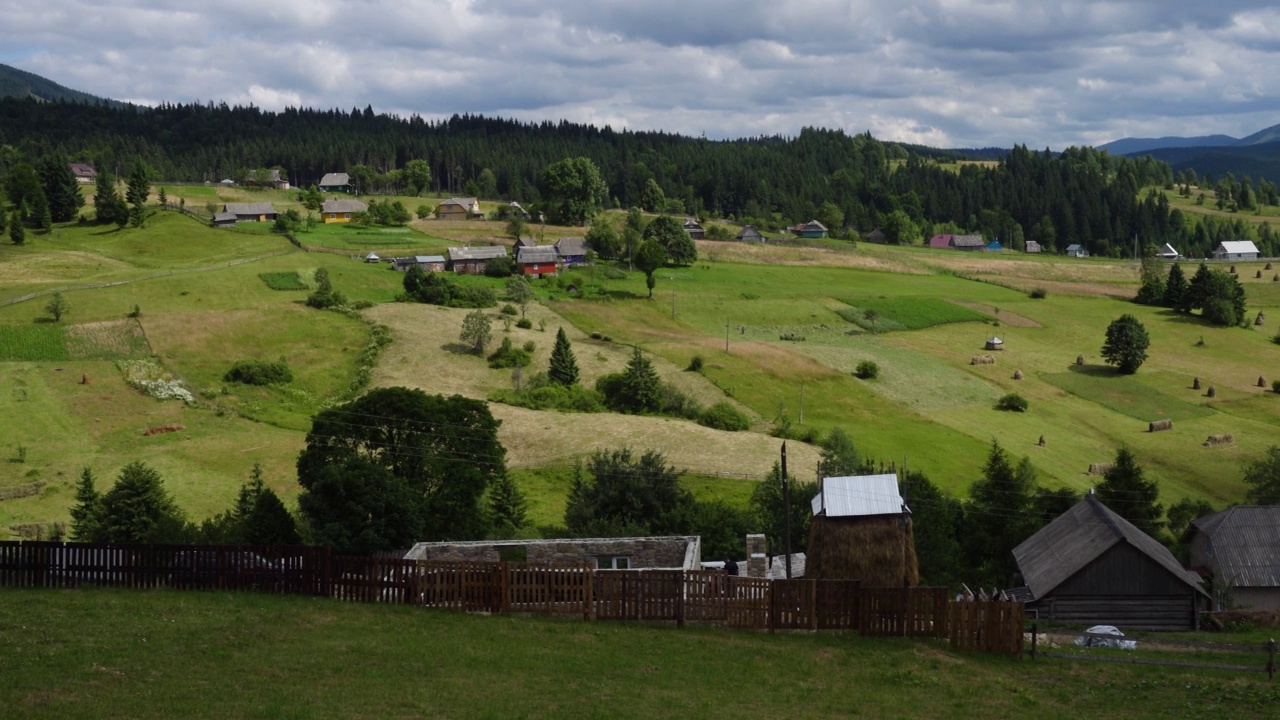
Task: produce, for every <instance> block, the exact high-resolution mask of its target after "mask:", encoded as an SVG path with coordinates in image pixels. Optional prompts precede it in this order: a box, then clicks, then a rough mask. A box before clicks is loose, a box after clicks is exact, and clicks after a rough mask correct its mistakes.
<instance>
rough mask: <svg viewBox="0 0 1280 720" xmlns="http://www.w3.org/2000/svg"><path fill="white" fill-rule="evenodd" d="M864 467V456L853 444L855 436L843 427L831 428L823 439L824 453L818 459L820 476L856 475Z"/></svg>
mask: <svg viewBox="0 0 1280 720" xmlns="http://www.w3.org/2000/svg"><path fill="white" fill-rule="evenodd" d="M862 469H863V466H862V457H861V456H859V455H858V449H857V448H856V447H854V445H853V438H851V437H849V433H847V432H845V431H844V429H843V428H838V427H836V428H831V432H829V433H827V436H826V437H825V438H823V439H822V455H821V457H820V458H819V459H818V475H819V476H820V477H824V478H827V477H843V476H847V475H855V474H857V473H858V472H859V471H860V470H862Z"/></svg>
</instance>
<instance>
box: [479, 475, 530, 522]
mask: <svg viewBox="0 0 1280 720" xmlns="http://www.w3.org/2000/svg"><path fill="white" fill-rule="evenodd" d="M528 508H529V502H528V501H527V500H525V497H524V494H523V493H521V492H520V488H518V487H516V484H515V482H513V481H512V480H511V476H510V475H507V474H506V473H503V474H502V475H501V476H499V477H497V478H495V479H494V481H493V482H492V483H490V484H489V512H490V514H491V515H492V517H493V525H494V527H495V528H496V529H498V530H506V531H511V530H517V529H519V528H522V527H524V526H525V524H526V523H527V522H528V521H529V519H528Z"/></svg>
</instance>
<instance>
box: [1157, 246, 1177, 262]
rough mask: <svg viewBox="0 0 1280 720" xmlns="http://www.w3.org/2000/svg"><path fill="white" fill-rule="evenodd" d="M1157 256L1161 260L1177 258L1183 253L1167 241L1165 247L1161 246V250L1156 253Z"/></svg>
mask: <svg viewBox="0 0 1280 720" xmlns="http://www.w3.org/2000/svg"><path fill="white" fill-rule="evenodd" d="M1156 257H1158V258H1160V259H1161V260H1177V259H1179V258H1181V257H1182V253H1179V252H1178V251H1177V250H1176V249H1174V247H1173V246H1172V245H1170V244H1169V243H1165V244H1164V247H1162V248H1160V252H1158V253H1156Z"/></svg>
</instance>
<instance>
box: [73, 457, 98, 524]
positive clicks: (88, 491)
mask: <svg viewBox="0 0 1280 720" xmlns="http://www.w3.org/2000/svg"><path fill="white" fill-rule="evenodd" d="M101 515H102V495H101V494H100V493H99V492H98V489H97V488H96V487H95V486H94V483H93V470H91V469H89V468H88V467H85V469H84V470H82V471H81V472H80V481H79V482H78V483H76V504H75V505H73V506H72V507H71V538H72V539H73V540H78V541H80V542H97V541H98V540H99V539H100V537H99V535H100V531H99V518H100V516H101Z"/></svg>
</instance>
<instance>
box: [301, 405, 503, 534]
mask: <svg viewBox="0 0 1280 720" xmlns="http://www.w3.org/2000/svg"><path fill="white" fill-rule="evenodd" d="M498 424H499V423H498V421H497V420H495V419H494V418H493V415H492V414H491V413H490V412H489V407H488V406H487V405H486V404H485V403H484V402H482V401H479V400H472V399H469V398H464V397H461V396H459V395H454V396H451V397H444V396H441V395H427V394H426V393H424V392H422V391H421V390H412V389H409V388H402V387H392V388H379V389H376V390H372V391H370V392H368V393H366V394H365V395H363V396H362V397H360V398H357V399H356V400H353V401H351V402H349V403H347V404H345V405H341V406H339V407H335V408H330V409H328V410H324V411H322V412H321V413H320V414H318V415H316V416H315V418H313V419H312V426H311V432H309V433H308V434H307V439H306V447H305V449H303V451H302V454H301V455H299V457H298V483H299V484H300V485H301V486H302V488H303V494H302V496H301V497H300V498H299V502H298V506H299V509H300V510H301V511H302V514H303V516H304V517H306V518H307V520H308V521H309V524H310V526H311V528H312V530H313V531H314V532H316V533H317V535H318V538H319V539H322V540H324V541H330V542H332V543H333V544H334V546H335V547H340V548H343V549H350V550H358V551H365V550H387V549H392V548H397V547H401V546H403V545H404V543H405V542H412V541H414V540H450V539H452V540H460V539H468V538H475V537H480V536H481V535H483V533H484V530H485V523H484V512H483V508H482V506H481V499H482V498H483V496H484V494H485V490H486V488H487V487H488V486H489V484H490V483H491V482H493V481H494V480H495V479H496V478H498V477H500V476H501V475H502V474H504V473H505V472H506V450H505V449H504V448H503V447H502V444H501V443H500V442H499V441H498ZM373 524H376V525H377V527H373V528H371V529H369V528H367V526H370V525H373Z"/></svg>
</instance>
